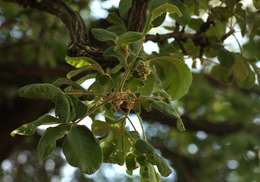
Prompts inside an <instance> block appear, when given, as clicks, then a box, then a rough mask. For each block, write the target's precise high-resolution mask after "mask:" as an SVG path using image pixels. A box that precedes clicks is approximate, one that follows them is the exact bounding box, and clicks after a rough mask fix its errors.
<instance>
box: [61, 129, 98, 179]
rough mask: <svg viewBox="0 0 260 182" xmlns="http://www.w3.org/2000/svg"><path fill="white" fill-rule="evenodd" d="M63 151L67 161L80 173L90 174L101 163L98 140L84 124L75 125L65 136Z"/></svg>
mask: <svg viewBox="0 0 260 182" xmlns="http://www.w3.org/2000/svg"><path fill="white" fill-rule="evenodd" d="M63 152H64V155H65V157H66V159H67V161H68V163H69V164H70V165H72V166H74V167H78V168H79V169H80V171H81V172H82V173H87V174H92V173H94V172H95V171H97V170H98V168H99V167H100V165H101V163H102V151H101V148H100V146H99V143H98V141H97V140H96V138H95V137H94V135H93V134H92V133H91V131H90V130H89V129H88V128H87V127H86V126H81V125H77V126H76V125H75V126H73V127H72V128H71V130H70V132H69V133H68V134H67V136H66V138H65V142H64V144H63Z"/></svg>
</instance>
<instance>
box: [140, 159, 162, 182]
mask: <svg viewBox="0 0 260 182" xmlns="http://www.w3.org/2000/svg"><path fill="white" fill-rule="evenodd" d="M140 177H141V182H160V181H161V180H160V176H159V175H158V173H157V172H156V171H155V169H154V166H153V165H151V164H149V163H148V164H146V165H141V167H140Z"/></svg>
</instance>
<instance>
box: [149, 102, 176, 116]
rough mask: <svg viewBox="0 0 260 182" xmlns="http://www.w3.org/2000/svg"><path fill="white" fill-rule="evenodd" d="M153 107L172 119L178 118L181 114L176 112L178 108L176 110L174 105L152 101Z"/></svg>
mask: <svg viewBox="0 0 260 182" xmlns="http://www.w3.org/2000/svg"><path fill="white" fill-rule="evenodd" d="M152 107H153V108H154V109H156V110H158V111H160V112H162V113H164V114H166V115H168V116H170V117H173V118H178V117H179V114H178V113H177V111H176V108H174V107H173V106H172V105H170V104H167V103H165V102H163V101H160V100H152Z"/></svg>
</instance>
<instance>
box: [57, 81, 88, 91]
mask: <svg viewBox="0 0 260 182" xmlns="http://www.w3.org/2000/svg"><path fill="white" fill-rule="evenodd" d="M52 84H53V85H55V86H56V87H62V86H64V85H67V86H72V87H73V88H74V89H78V90H80V91H83V92H84V91H86V90H85V89H84V88H83V87H81V86H80V85H79V84H78V83H77V82H74V81H72V80H70V79H68V78H59V79H57V80H55V81H54V82H53V83H52Z"/></svg>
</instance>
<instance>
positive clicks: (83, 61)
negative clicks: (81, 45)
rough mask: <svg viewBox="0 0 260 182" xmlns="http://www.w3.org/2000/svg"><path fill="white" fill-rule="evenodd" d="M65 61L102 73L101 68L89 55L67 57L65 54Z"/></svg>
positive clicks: (76, 66)
mask: <svg viewBox="0 0 260 182" xmlns="http://www.w3.org/2000/svg"><path fill="white" fill-rule="evenodd" d="M65 59H66V62H67V63H68V64H70V65H71V66H74V67H75V68H82V67H86V68H89V69H93V70H96V71H98V72H99V73H101V74H104V70H103V68H102V67H101V66H100V64H98V63H97V62H96V61H95V60H94V59H92V58H89V57H68V56H66V58H65Z"/></svg>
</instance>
